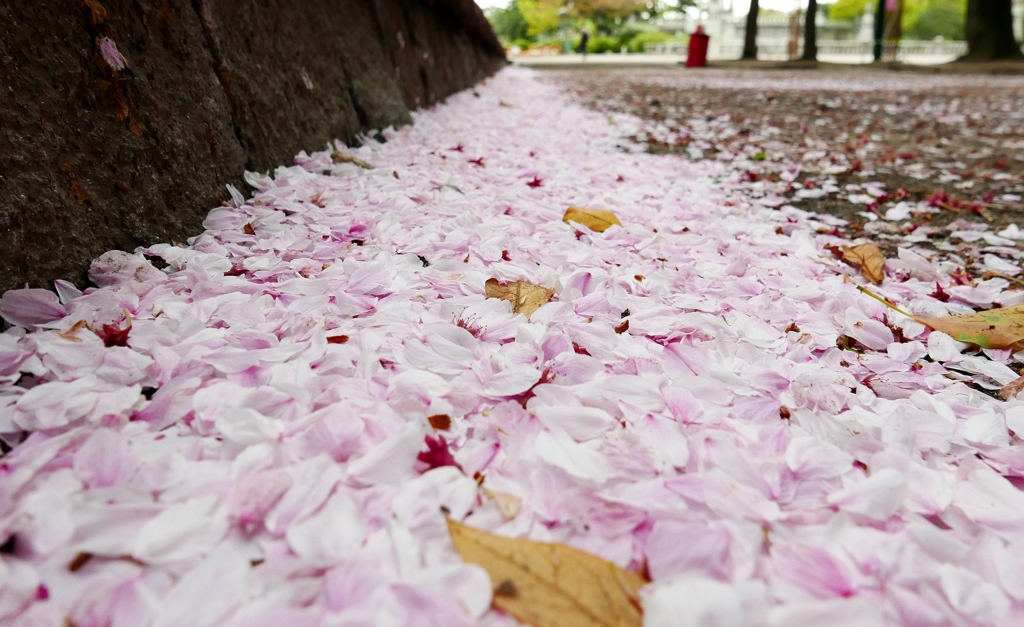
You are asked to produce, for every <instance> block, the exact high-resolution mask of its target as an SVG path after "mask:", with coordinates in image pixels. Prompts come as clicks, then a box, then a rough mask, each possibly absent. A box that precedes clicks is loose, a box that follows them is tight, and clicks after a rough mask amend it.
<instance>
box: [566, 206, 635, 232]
mask: <svg viewBox="0 0 1024 627" xmlns="http://www.w3.org/2000/svg"><path fill="white" fill-rule="evenodd" d="M569 221H572V222H578V223H580V224H582V225H583V226H585V227H587V228H588V229H590V230H591V231H597V232H598V233H603V232H604V231H607V230H608V229H610V228H611V227H612V225H613V224H614V225H618V226H622V223H621V222H619V218H618V217H617V216H616V215H615V214H614V213H612V212H611V211H608V210H607V209H586V208H584V207H569V208H568V209H566V210H565V215H564V216H562V222H569Z"/></svg>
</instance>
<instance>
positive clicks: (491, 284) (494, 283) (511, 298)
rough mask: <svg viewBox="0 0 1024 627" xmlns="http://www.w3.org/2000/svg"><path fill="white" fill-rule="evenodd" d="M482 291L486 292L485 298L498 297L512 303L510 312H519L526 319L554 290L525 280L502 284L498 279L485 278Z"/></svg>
mask: <svg viewBox="0 0 1024 627" xmlns="http://www.w3.org/2000/svg"><path fill="white" fill-rule="evenodd" d="M484 291H485V292H486V293H487V298H500V299H501V300H507V301H508V302H510V303H512V313H521V314H523V315H524V316H526V318H527V319H529V318H530V316H531V315H533V312H535V311H537V310H538V309H540V307H541V305H543V304H544V303H546V302H548V301H549V300H551V297H552V296H554V295H555V290H550V289H548V288H546V287H541V286H539V285H534V284H533V283H527V282H526V281H515V282H513V283H509V284H507V285H502V284H500V283H498V279H487V283H485V284H484Z"/></svg>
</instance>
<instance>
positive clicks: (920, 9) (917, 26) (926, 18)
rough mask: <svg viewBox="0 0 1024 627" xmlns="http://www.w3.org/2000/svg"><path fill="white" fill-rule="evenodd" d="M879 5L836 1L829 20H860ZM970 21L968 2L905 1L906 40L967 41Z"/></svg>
mask: <svg viewBox="0 0 1024 627" xmlns="http://www.w3.org/2000/svg"><path fill="white" fill-rule="evenodd" d="M868 6H872V7H874V6H875V2H874V1H873V0H836V2H833V3H832V4H830V5H828V17H829V19H833V20H856V19H859V18H860V17H861V16H863V15H864V9H865V8H866V7H868ZM966 21H967V0H903V19H902V22H901V24H902V27H903V38H904V39H925V40H926V39H934V38H935V37H938V36H942V37H944V38H946V39H954V40H960V39H963V38H964V25H965V24H966Z"/></svg>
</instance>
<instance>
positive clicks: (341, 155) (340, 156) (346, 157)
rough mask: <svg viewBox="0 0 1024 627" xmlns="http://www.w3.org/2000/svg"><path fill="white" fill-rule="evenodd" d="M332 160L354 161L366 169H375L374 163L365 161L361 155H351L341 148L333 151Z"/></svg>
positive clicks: (339, 161)
mask: <svg viewBox="0 0 1024 627" xmlns="http://www.w3.org/2000/svg"><path fill="white" fill-rule="evenodd" d="M331 161H333V162H335V163H352V164H355V165H357V166H359V167H360V168H363V169H364V170H372V169H373V166H372V165H370V164H369V163H367V162H365V161H363V160H362V159H360V158H359V157H356V156H354V155H350V154H348V153H347V152H342V151H340V150H335V151H334V152H332V153H331Z"/></svg>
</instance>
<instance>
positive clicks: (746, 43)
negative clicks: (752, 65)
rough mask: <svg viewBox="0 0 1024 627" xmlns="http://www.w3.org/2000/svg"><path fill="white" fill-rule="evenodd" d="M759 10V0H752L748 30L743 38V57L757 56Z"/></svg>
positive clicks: (748, 17)
mask: <svg viewBox="0 0 1024 627" xmlns="http://www.w3.org/2000/svg"><path fill="white" fill-rule="evenodd" d="M757 12H758V6H757V0H750V12H749V13H747V32H746V36H745V38H744V40H743V56H742V57H740V58H741V59H756V58H757Z"/></svg>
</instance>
